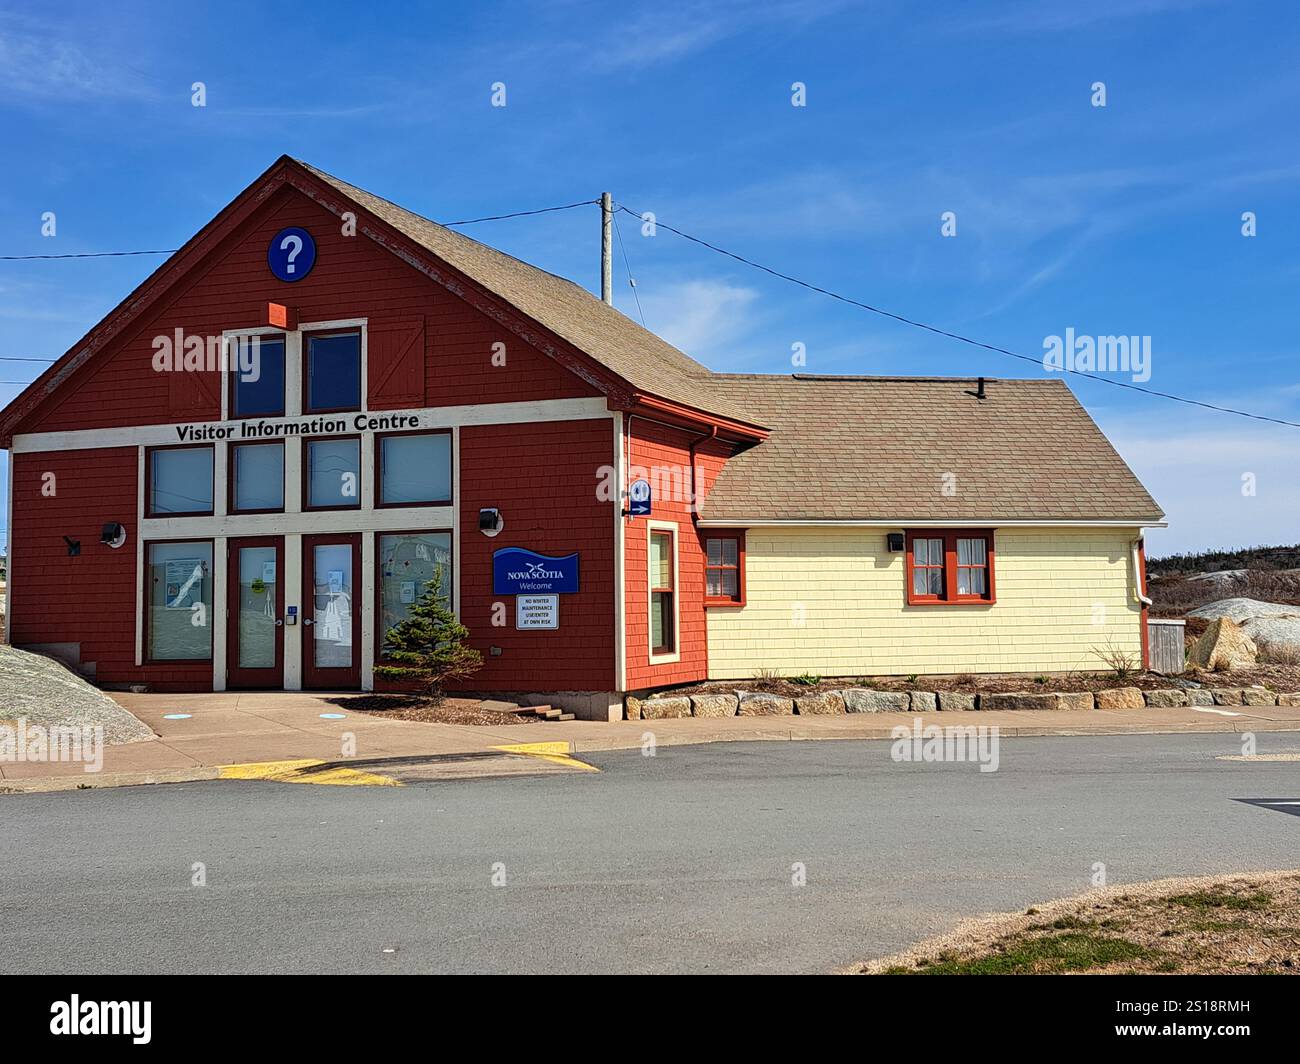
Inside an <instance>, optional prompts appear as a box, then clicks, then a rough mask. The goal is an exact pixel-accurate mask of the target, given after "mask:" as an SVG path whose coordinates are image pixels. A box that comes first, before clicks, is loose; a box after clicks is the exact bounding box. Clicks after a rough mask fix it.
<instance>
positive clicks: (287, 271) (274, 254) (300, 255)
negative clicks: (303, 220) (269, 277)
mask: <svg viewBox="0 0 1300 1064" xmlns="http://www.w3.org/2000/svg"><path fill="white" fill-rule="evenodd" d="M266 262H267V265H269V266H270V267H271V272H272V273H273V274H275V275H276V276H277V277H278V278H280V280H282V281H301V280H302V279H303V278H304V277H306V276H307V275H308V274H309V273H311V268H312V267H313V266H315V265H316V241H314V240H313V239H312V238H311V234H310V233H309V232H307V230H306V229H299V228H298V227H297V226H290V227H289V228H288V229H281V230H280V231H279V232H278V233H276V234H275V236H273V237H272V238H271V246H270V248H269V249H267V252H266Z"/></svg>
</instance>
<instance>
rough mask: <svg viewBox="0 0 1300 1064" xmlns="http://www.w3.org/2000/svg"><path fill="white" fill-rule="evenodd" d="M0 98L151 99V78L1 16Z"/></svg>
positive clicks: (24, 22)
mask: <svg viewBox="0 0 1300 1064" xmlns="http://www.w3.org/2000/svg"><path fill="white" fill-rule="evenodd" d="M0 96H5V97H10V98H19V99H26V100H35V101H40V100H49V101H55V102H68V101H71V100H85V99H123V98H140V99H143V98H148V97H150V96H152V92H151V90H150V87H149V84H148V81H147V79H146V78H145V77H144V76H143V75H142V74H140V73H139V72H137V71H133V70H131V69H130V68H129V67H126V66H124V65H122V64H121V63H118V62H116V61H115V59H114V58H112V57H105V56H102V55H92V54H91V53H90V52H88V51H87V50H86V49H85V48H84V47H82V46H81V45H80V44H77V43H76V42H74V41H71V40H68V39H66V38H63V37H61V36H60V35H58V34H57V33H56V32H55V31H53V30H52V29H49V28H46V27H43V26H40V25H39V24H37V23H35V22H33V21H31V20H27V19H19V18H16V17H14V16H12V15H9V16H5V15H0Z"/></svg>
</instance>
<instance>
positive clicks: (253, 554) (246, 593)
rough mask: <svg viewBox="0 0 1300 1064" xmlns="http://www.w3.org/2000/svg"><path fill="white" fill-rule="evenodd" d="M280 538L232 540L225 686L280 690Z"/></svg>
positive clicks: (282, 671)
mask: <svg viewBox="0 0 1300 1064" xmlns="http://www.w3.org/2000/svg"><path fill="white" fill-rule="evenodd" d="M283 562H284V540H283V539H282V538H281V537H279V536H265V537H259V538H256V539H252V538H250V539H232V540H231V541H230V553H229V560H228V564H227V566H226V583H227V585H228V588H229V597H228V606H227V610H226V617H227V627H226V662H227V664H226V685H227V686H228V687H271V688H278V687H282V686H284V620H283V618H284V582H283V580H282V579H281V572H282V569H283Z"/></svg>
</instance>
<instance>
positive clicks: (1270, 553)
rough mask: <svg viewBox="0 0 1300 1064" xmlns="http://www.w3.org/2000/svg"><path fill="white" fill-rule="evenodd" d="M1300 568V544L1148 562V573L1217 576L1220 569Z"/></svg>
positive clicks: (1201, 552)
mask: <svg viewBox="0 0 1300 1064" xmlns="http://www.w3.org/2000/svg"><path fill="white" fill-rule="evenodd" d="M1295 568H1300V543H1297V544H1296V545H1295V546H1293V547H1242V548H1240V549H1238V550H1205V551H1200V552H1199V553H1196V554H1169V555H1166V556H1165V557H1163V558H1148V559H1147V572H1149V573H1151V574H1152V575H1153V576H1163V575H1166V574H1168V573H1217V572H1219V571H1221V570H1223V569H1295Z"/></svg>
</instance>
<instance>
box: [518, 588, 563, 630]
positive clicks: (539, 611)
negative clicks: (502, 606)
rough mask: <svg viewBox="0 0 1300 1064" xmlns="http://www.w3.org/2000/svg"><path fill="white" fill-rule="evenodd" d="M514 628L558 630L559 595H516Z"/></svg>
mask: <svg viewBox="0 0 1300 1064" xmlns="http://www.w3.org/2000/svg"><path fill="white" fill-rule="evenodd" d="M515 627H516V628H559V627H560V596H559V595H516V596H515Z"/></svg>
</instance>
